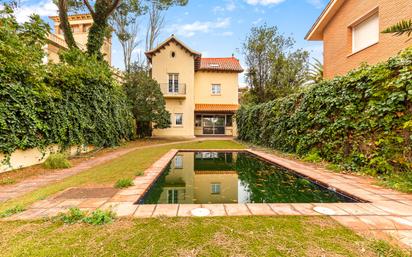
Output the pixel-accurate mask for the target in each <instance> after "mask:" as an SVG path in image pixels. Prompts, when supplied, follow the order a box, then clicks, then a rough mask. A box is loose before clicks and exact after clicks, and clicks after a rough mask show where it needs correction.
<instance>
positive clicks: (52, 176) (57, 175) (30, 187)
mask: <svg viewBox="0 0 412 257" xmlns="http://www.w3.org/2000/svg"><path fill="white" fill-rule="evenodd" d="M201 140H207V139H193V140H191V141H190V142H192V141H201ZM183 142H189V141H188V140H186V141H177V142H171V143H164V144H156V145H147V146H136V147H132V148H123V149H122V148H121V149H118V150H115V151H113V152H110V153H107V154H104V155H102V156H99V157H95V158H93V159H90V160H86V161H84V162H81V163H80V164H78V165H76V166H74V167H71V168H68V169H62V170H56V171H55V172H53V173H49V174H45V175H41V176H36V177H34V178H29V179H26V180H24V181H21V182H19V183H17V184H14V185H7V186H1V187H0V203H1V202H5V201H7V200H9V199H12V198H15V197H19V196H22V195H24V194H27V193H29V192H32V191H34V190H36V189H38V188H40V187H43V186H45V185H48V184H52V183H56V182H58V181H61V180H63V179H65V178H67V177H70V176H73V175H76V174H78V173H80V172H83V171H86V170H88V169H90V168H93V167H95V166H97V165H100V164H102V163H105V162H107V161H110V160H113V159H116V158H118V157H120V156H123V155H125V154H128V153H130V152H133V151H135V150H138V149H146V148H151V147H158V146H166V145H175V144H180V143H183Z"/></svg>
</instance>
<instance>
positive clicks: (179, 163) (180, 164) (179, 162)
mask: <svg viewBox="0 0 412 257" xmlns="http://www.w3.org/2000/svg"><path fill="white" fill-rule="evenodd" d="M175 169H183V156H182V155H176V157H175Z"/></svg>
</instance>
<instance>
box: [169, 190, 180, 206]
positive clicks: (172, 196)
mask: <svg viewBox="0 0 412 257" xmlns="http://www.w3.org/2000/svg"><path fill="white" fill-rule="evenodd" d="M167 202H168V203H169V204H176V203H178V202H179V191H178V190H177V189H168V190H167Z"/></svg>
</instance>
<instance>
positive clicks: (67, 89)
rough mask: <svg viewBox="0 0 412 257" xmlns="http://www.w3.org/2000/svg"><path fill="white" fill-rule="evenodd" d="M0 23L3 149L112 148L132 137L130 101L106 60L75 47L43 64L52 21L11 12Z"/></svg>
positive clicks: (0, 136) (0, 132) (0, 15)
mask: <svg viewBox="0 0 412 257" xmlns="http://www.w3.org/2000/svg"><path fill="white" fill-rule="evenodd" d="M0 24H2V25H1V26H0V152H1V153H4V154H5V155H6V156H10V154H11V153H13V152H14V151H15V150H17V149H21V150H25V149H30V148H40V149H44V148H46V147H47V146H49V145H52V144H58V145H60V146H61V147H62V148H66V147H69V146H76V145H83V144H85V145H94V146H113V145H117V144H119V143H120V141H121V140H124V139H129V138H131V137H132V133H133V131H134V128H133V120H132V114H131V112H130V106H129V103H128V100H127V98H126V96H125V94H124V92H123V90H122V88H121V87H120V85H118V83H117V82H116V81H115V79H114V78H113V76H112V72H111V70H110V67H109V65H108V64H107V63H105V62H102V61H99V60H98V59H97V58H93V57H88V56H86V55H85V54H83V53H81V52H80V51H79V50H74V51H71V52H65V53H63V52H62V56H61V58H62V61H61V62H60V63H59V64H52V63H49V64H44V63H43V58H44V50H43V47H44V45H46V36H47V33H48V31H49V28H48V26H47V24H45V23H44V22H43V21H41V19H40V18H39V17H38V16H34V17H33V18H32V20H31V21H30V22H26V23H24V24H18V23H17V22H16V20H15V18H14V17H13V16H12V14H11V13H7V10H6V11H2V12H1V13H0ZM0 161H1V160H0Z"/></svg>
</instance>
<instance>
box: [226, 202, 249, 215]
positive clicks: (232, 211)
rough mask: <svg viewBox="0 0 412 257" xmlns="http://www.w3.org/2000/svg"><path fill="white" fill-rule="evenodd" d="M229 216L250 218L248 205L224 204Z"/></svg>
mask: <svg viewBox="0 0 412 257" xmlns="http://www.w3.org/2000/svg"><path fill="white" fill-rule="evenodd" d="M224 206H225V210H226V213H227V215H229V216H249V215H252V213H250V211H249V208H248V207H247V205H246V204H224Z"/></svg>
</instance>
